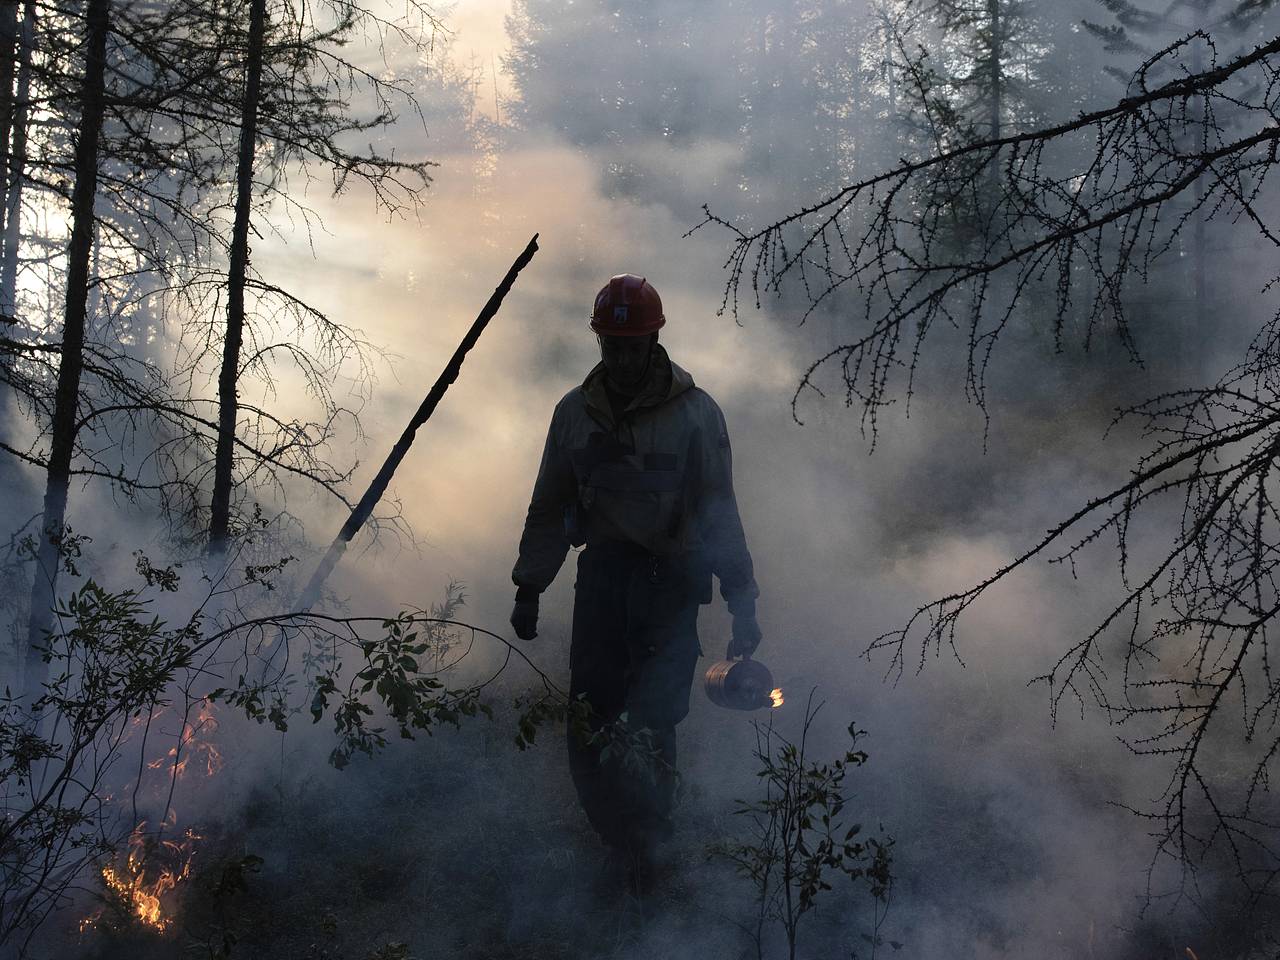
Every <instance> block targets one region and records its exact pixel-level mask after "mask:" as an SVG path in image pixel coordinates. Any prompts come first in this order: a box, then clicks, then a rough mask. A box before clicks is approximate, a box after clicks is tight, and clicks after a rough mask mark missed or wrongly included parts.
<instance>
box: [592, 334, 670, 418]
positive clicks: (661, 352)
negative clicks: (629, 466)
mask: <svg viewBox="0 0 1280 960" xmlns="http://www.w3.org/2000/svg"><path fill="white" fill-rule="evenodd" d="M604 379H605V369H604V363H603V361H602V362H600V363H597V364H596V365H595V366H594V367H592V368H591V372H590V373H588V374H587V378H586V379H585V380H584V381H582V394H583V396H584V397H585V398H586V401H587V406H588V408H590V409H591V410H592V411H593V412H594V413H595V414H596V415H597V416H598V417H603V418H604V420H605V421H607V422H609V423H612V422H613V410H612V408H611V407H610V406H609V395H608V394H607V393H606V392H605V387H604ZM692 388H693V377H692V376H690V375H689V372H688V371H687V370H685V369H684V368H683V367H681V366H680V365H679V364H677V363H675V362H674V361H672V359H671V357H669V356H668V355H667V351H666V348H665V347H663V346H662V344H660V343H656V344H654V346H653V360H652V361H651V362H650V364H649V373H648V374H647V375H646V376H645V379H644V383H643V384H642V385H641V387H640V392H639V393H637V394H636V395H635V397H634V398H633V399H632V401H631V402H630V403H629V404H627V409H628V410H640V409H644V408H646V407H657V406H661V405H662V404H664V403H667V402H668V401H670V400H674V399H675V398H676V397H678V396H680V394H682V393H684V392H685V391H687V390H690V389H692Z"/></svg>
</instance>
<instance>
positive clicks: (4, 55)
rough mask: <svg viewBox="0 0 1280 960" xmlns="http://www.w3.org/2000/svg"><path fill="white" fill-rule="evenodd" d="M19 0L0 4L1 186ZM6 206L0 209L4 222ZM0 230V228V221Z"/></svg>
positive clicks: (6, 158)
mask: <svg viewBox="0 0 1280 960" xmlns="http://www.w3.org/2000/svg"><path fill="white" fill-rule="evenodd" d="M18 58H19V53H18V0H0V183H3V184H7V183H8V182H9V159H10V158H11V157H12V156H13V152H12V151H11V150H10V148H9V138H10V136H11V134H12V133H13V106H14V96H13V80H14V76H15V74H16V73H17V71H18ZM7 208H8V204H4V205H3V207H2V208H0V218H3V216H4V212H5V209H7ZM0 226H3V222H2V220H0Z"/></svg>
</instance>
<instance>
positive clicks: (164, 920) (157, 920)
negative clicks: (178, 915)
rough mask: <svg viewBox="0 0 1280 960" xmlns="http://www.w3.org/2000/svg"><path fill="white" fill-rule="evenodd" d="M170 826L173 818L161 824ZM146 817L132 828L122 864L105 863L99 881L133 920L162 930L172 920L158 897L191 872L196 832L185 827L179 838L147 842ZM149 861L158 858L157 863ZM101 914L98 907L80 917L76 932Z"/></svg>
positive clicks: (85, 928)
mask: <svg viewBox="0 0 1280 960" xmlns="http://www.w3.org/2000/svg"><path fill="white" fill-rule="evenodd" d="M165 825H166V826H172V825H173V821H172V820H169V821H168V822H166V824H165ZM146 826H147V823H146V821H145V820H144V821H142V822H141V823H139V824H138V826H137V827H135V828H134V831H133V834H132V835H131V836H130V837H129V855H128V857H127V858H126V860H125V862H124V864H123V865H122V866H116V865H114V864H107V865H106V866H105V867H103V868H102V872H101V876H102V884H103V886H104V887H105V888H106V890H107V893H108V894H109V895H110V896H111V897H113V898H114V899H115V900H116V902H117V903H119V904H120V906H121V907H122V908H123V909H124V911H125V913H126V914H127V915H128V916H129V917H130V918H131V919H133V920H134V921H135V922H137V923H140V924H142V925H143V926H145V927H149V928H150V929H152V930H154V931H155V932H157V933H164V932H165V931H167V930H168V929H169V926H170V924H172V923H173V918H172V917H170V916H166V915H165V912H164V904H163V903H162V901H161V898H162V897H163V896H164V895H165V894H167V893H169V892H170V891H171V890H173V889H174V888H175V887H177V886H178V884H179V883H181V882H182V881H184V880H186V879H187V878H188V877H190V876H191V860H192V858H193V856H194V855H195V843H196V841H197V840H199V839H200V835H199V834H197V833H196V832H195V831H193V830H187V831H186V833H185V834H184V835H183V839H182V840H180V841H178V840H162V841H160V843H158V844H155V843H150V842H148V839H147V835H146V832H145V830H146ZM153 861H161V863H160V865H159V867H158V868H157V867H155V866H154V865H153ZM101 917H102V911H101V910H99V911H98V912H97V913H95V914H93V915H92V916H89V917H86V918H85V919H83V920H81V921H80V932H81V933H84V932H85V931H86V930H88V929H90V928H91V927H94V926H96V925H97V922H98V920H100V919H101Z"/></svg>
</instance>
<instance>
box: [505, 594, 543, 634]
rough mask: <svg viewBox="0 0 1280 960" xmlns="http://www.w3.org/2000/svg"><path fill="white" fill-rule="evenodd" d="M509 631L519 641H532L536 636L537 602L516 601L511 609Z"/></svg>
mask: <svg viewBox="0 0 1280 960" xmlns="http://www.w3.org/2000/svg"><path fill="white" fill-rule="evenodd" d="M511 629H512V630H514V631H515V632H516V636H517V637H519V638H520V639H521V640H532V639H533V638H534V637H536V636H537V635H538V601H537V600H536V599H534V600H517V601H516V605H515V606H514V607H512V608H511Z"/></svg>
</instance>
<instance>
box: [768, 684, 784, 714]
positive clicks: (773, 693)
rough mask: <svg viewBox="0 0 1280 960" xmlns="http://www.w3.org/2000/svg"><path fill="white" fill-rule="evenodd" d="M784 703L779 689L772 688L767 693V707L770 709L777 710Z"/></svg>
mask: <svg viewBox="0 0 1280 960" xmlns="http://www.w3.org/2000/svg"><path fill="white" fill-rule="evenodd" d="M785 702H786V701H784V700H783V699H782V688H781V687H774V688H773V689H772V690H770V691H769V706H770V707H772V708H773V709H774V710H777V709H778V708H779V707H780V706H782V705H783V703H785Z"/></svg>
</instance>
